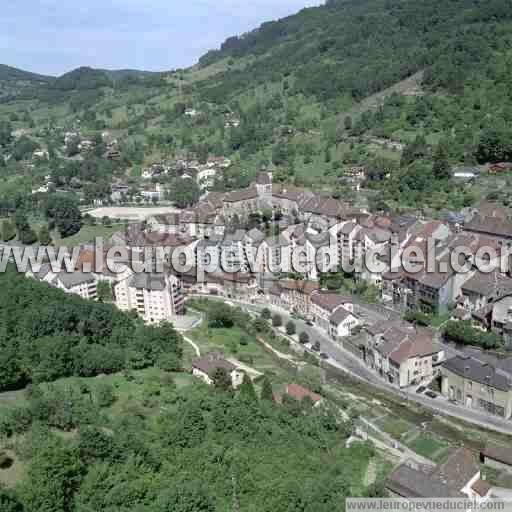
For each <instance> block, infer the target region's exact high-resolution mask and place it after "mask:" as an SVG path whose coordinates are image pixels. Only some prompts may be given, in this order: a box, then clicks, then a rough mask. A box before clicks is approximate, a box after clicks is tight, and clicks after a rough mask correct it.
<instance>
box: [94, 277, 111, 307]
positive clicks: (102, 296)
mask: <svg viewBox="0 0 512 512" xmlns="http://www.w3.org/2000/svg"><path fill="white" fill-rule="evenodd" d="M96 294H97V296H98V300H99V301H100V302H112V300H113V299H114V295H113V293H112V285H111V284H110V283H109V282H108V281H106V280H105V279H102V280H101V281H98V284H97V285H96Z"/></svg>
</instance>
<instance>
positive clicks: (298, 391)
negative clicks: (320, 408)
mask: <svg viewBox="0 0 512 512" xmlns="http://www.w3.org/2000/svg"><path fill="white" fill-rule="evenodd" d="M286 394H287V395H288V396H291V397H292V398H295V400H299V401H302V400H303V399H304V398H305V397H309V398H311V400H312V401H313V403H315V404H316V403H318V402H320V400H322V397H321V396H320V395H317V394H316V393H313V391H310V390H309V389H306V388H303V387H302V386H299V385H298V384H288V385H287V386H286Z"/></svg>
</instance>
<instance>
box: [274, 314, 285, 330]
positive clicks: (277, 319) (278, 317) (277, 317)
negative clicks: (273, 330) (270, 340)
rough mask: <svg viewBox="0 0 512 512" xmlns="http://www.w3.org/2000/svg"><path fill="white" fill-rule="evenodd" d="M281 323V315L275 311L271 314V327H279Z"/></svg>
mask: <svg viewBox="0 0 512 512" xmlns="http://www.w3.org/2000/svg"><path fill="white" fill-rule="evenodd" d="M282 325H283V317H282V316H281V315H278V314H277V313H275V314H274V315H273V316H272V327H281V326H282Z"/></svg>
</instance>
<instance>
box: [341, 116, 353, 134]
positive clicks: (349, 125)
mask: <svg viewBox="0 0 512 512" xmlns="http://www.w3.org/2000/svg"><path fill="white" fill-rule="evenodd" d="M343 126H344V127H345V130H346V131H347V132H349V131H350V130H352V117H350V116H345V119H344V120H343Z"/></svg>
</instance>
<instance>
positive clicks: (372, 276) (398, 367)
mask: <svg viewBox="0 0 512 512" xmlns="http://www.w3.org/2000/svg"><path fill="white" fill-rule="evenodd" d="M264 211H267V212H271V214H272V215H273V216H274V217H275V219H276V222H275V223H274V225H273V226H272V231H271V234H269V231H268V230H265V228H263V227H261V226H260V227H256V228H253V229H250V230H249V231H245V230H241V229H233V228H232V227H231V226H233V224H234V223H233V220H234V219H235V218H238V220H239V221H240V222H243V221H244V219H248V218H250V217H251V214H259V213H262V212H264ZM266 215H268V213H267V214H266ZM461 217H462V218H461ZM276 228H277V229H276ZM429 239H430V240H431V241H433V246H434V253H435V262H436V264H439V263H442V262H446V261H447V260H448V259H449V258H450V255H451V253H452V251H453V250H454V249H455V248H456V247H458V246H464V247H466V248H468V249H469V251H470V254H469V255H466V260H465V262H466V263H467V264H468V265H469V267H470V270H469V272H466V273H457V272H455V271H454V270H452V268H451V266H450V265H448V266H447V269H446V271H444V270H443V271H441V270H438V269H433V270H434V271H428V270H430V269H428V268H426V266H425V265H423V266H421V265H420V269H419V271H416V272H410V271H407V269H406V265H405V263H406V262H408V263H411V262H415V261H416V252H417V250H418V249H422V250H424V253H425V254H426V253H427V251H426V248H427V242H428V240H429ZM333 240H334V242H335V246H336V247H335V249H336V251H335V262H334V263H335V265H334V266H335V267H337V268H340V267H342V268H345V267H346V265H347V264H351V263H353V262H354V261H356V260H360V259H362V258H364V256H365V255H366V254H367V253H369V252H370V251H375V250H378V252H379V258H381V255H382V258H381V259H382V263H383V265H382V267H381V269H380V270H379V271H378V272H377V271H370V270H367V269H364V270H363V272H362V273H361V274H360V275H359V276H358V278H360V279H365V280H367V281H369V282H370V283H371V284H373V285H375V286H377V287H379V288H380V289H381V292H382V297H383V300H384V301H386V302H387V303H388V304H389V305H390V306H392V307H394V308H395V309H396V310H399V309H401V310H406V309H414V310H421V311H425V312H431V313H442V312H448V311H451V316H452V318H453V319H457V320H470V321H472V322H473V324H474V325H475V326H478V327H479V328H481V329H483V330H493V331H495V332H497V333H498V334H500V335H502V336H503V337H504V339H505V341H506V342H510V340H512V278H511V277H510V275H509V273H507V272H505V273H500V272H498V271H496V272H491V273H485V272H482V271H481V270H479V269H478V268H477V267H478V266H479V265H480V264H481V263H489V261H487V260H485V259H484V256H482V254H481V252H480V249H481V248H482V247H491V248H493V249H494V250H495V252H496V255H497V257H499V256H500V253H501V251H503V250H504V249H506V248H507V245H508V244H509V243H510V242H512V222H511V221H509V219H508V211H507V210H506V209H504V208H501V207H498V206H497V205H496V204H493V203H489V202H482V203H480V204H479V205H478V206H477V207H476V208H469V209H467V210H465V211H464V212H461V215H460V216H458V217H457V218H456V222H451V221H450V220H443V221H438V220H436V221H428V220H424V219H421V218H418V217H417V216H414V215H401V216H395V217H389V216H382V215H371V214H369V213H367V212H365V211H361V210H358V209H355V208H353V207H351V206H350V204H348V203H345V202H343V201H340V200H337V199H334V198H332V197H327V196H323V195H320V194H317V193H314V192H312V191H310V190H307V189H304V188H299V187H294V186H288V185H283V184H275V183H273V182H272V175H271V173H269V172H266V171H263V172H260V173H259V174H258V176H257V178H256V180H255V182H254V183H253V184H252V185H251V186H250V187H248V188H246V189H243V190H236V191H231V192H226V193H209V194H207V195H206V197H205V198H204V199H202V200H201V201H200V202H199V203H198V204H197V205H195V207H194V208H191V209H187V210H183V211H180V212H178V213H170V214H165V215H152V216H150V217H148V219H147V220H146V221H145V222H144V223H141V224H131V225H129V226H128V227H127V228H126V229H125V230H124V231H121V232H119V233H116V234H115V235H114V236H113V237H112V239H111V243H112V245H113V246H122V247H126V248H127V249H128V250H130V251H139V252H142V251H144V249H145V248H147V247H156V246H164V247H166V248H170V249H171V250H172V249H173V248H178V247H180V248H183V247H186V248H188V249H189V250H190V253H191V254H192V255H193V257H194V258H195V260H194V263H195V265H192V268H191V269H190V270H189V271H187V272H181V273H177V272H175V271H174V270H169V273H168V275H166V276H160V278H157V279H155V280H153V279H149V280H145V279H142V278H140V277H139V276H133V275H129V276H127V277H126V279H122V278H120V277H119V276H117V278H112V277H111V276H105V275H93V274H90V273H87V272H85V273H84V272H82V273H79V272H77V273H76V275H75V274H72V275H71V277H68V276H64V275H58V276H54V275H51V274H48V275H47V276H46V275H45V276H42V279H44V280H46V281H47V282H50V283H53V284H55V285H56V286H58V287H61V288H63V289H65V290H66V291H72V293H78V294H80V295H81V296H83V297H85V298H94V293H95V291H94V290H95V284H96V283H97V281H98V280H101V279H105V278H107V279H108V280H110V281H111V282H112V287H113V290H114V300H115V302H116V304H118V305H119V307H121V308H122V309H136V310H137V311H139V313H140V314H141V315H142V316H143V317H144V319H146V320H147V321H148V322H157V321H160V320H162V319H172V318H173V316H174V315H176V314H179V313H180V312H182V311H183V293H203V294H210V295H222V296H226V297H231V298H235V299H240V300H244V301H249V302H251V301H264V302H266V303H268V304H271V305H273V306H275V307H280V308H283V309H286V310H288V311H293V312H295V313H297V314H299V315H301V316H302V317H303V318H305V319H308V320H310V321H312V322H314V323H315V324H316V325H317V327H318V328H320V329H322V330H323V331H324V333H325V334H326V335H327V336H329V337H330V338H332V339H333V340H336V341H339V342H341V343H344V341H343V340H345V339H347V338H349V337H353V335H355V334H359V333H360V331H361V330H362V331H363V336H358V339H360V338H361V339H363V341H358V342H357V343H358V345H357V351H358V353H360V354H361V356H362V357H363V359H364V360H365V361H366V363H367V364H368V366H370V367H371V368H373V369H375V371H377V372H379V373H380V374H382V375H383V376H385V377H386V378H387V379H388V380H389V381H390V382H392V383H394V384H396V385H397V386H400V387H407V386H412V385H415V384H420V383H422V384H423V383H428V382H429V381H431V380H432V379H433V378H435V377H439V378H441V377H442V379H443V380H442V390H443V393H444V394H445V395H446V396H447V397H448V398H449V399H451V400H453V401H456V402H458V403H461V404H464V405H466V406H469V407H474V408H480V409H483V410H485V411H489V412H492V413H493V414H497V415H500V416H503V417H506V418H508V417H510V416H511V414H512V411H511V391H510V389H511V386H510V381H511V378H510V373H511V372H512V369H507V368H501V367H499V364H500V363H497V362H494V361H491V362H489V361H484V363H483V364H481V363H479V361H480V360H481V358H480V357H476V356H475V357H474V358H470V359H469V360H468V361H469V362H466V363H465V364H462V363H460V362H458V360H457V359H456V358H454V359H451V360H448V361H445V357H444V352H443V351H442V350H441V348H440V346H439V344H438V343H437V342H436V340H435V339H434V335H433V333H432V332H431V331H428V330H421V329H416V328H415V327H413V326H411V325H409V324H406V323H404V322H401V323H395V324H393V323H391V324H388V323H386V322H381V323H380V324H378V325H377V326H369V327H368V326H365V325H363V324H364V322H363V321H362V319H361V318H359V317H358V315H357V314H356V313H355V312H354V304H353V302H352V299H351V298H350V297H343V296H341V295H339V294H336V293H330V292H327V291H326V290H322V289H321V286H320V284H319V280H320V277H321V268H320V269H319V265H317V263H320V262H318V261H316V260H315V261H311V263H313V264H312V265H311V266H310V268H309V269H308V270H307V273H306V275H304V276H301V278H300V279H289V278H286V275H283V274H279V273H278V274H276V273H275V272H273V268H274V267H275V265H274V264H275V263H276V262H279V260H280V256H281V252H282V250H283V249H284V248H294V249H295V248H301V249H302V250H303V254H304V255H305V257H306V259H308V260H309V259H314V258H317V251H318V249H319V248H321V247H323V246H324V245H325V244H326V243H327V244H329V243H332V241H333ZM392 249H394V250H393V251H392ZM207 250H208V251H207ZM212 251H213V253H215V254H217V253H218V255H219V259H220V261H221V262H222V265H221V268H220V269H218V270H216V271H213V272H211V273H206V274H205V275H204V277H203V279H201V280H198V278H197V267H198V266H201V265H202V264H206V262H205V261H202V260H201V259H200V258H204V257H205V256H204V254H205V252H208V253H210V254H211V253H212ZM256 251H257V252H258V253H260V254H262V255H263V258H262V259H261V260H260V263H261V264H262V266H261V267H259V268H258V271H257V272H255V271H254V269H253V267H252V264H251V255H253V256H254V253H255V252H256ZM388 255H389V257H388ZM252 261H253V260H252ZM320 267H321V266H320ZM34 277H38V276H34ZM39 277H41V276H39ZM70 281H71V282H70ZM460 366H462V367H463V370H464V371H463V372H462V377H463V383H462V384H461V383H460V382H459V381H460V379H461V375H460V373H461V371H460ZM482 368H483V369H482ZM457 369H459V370H458V372H457ZM503 373H505V374H506V376H504V375H503ZM482 380H483V381H484V382H483V384H482V383H481V382H480V381H482ZM477 388H478V389H480V390H481V391H480V392H479V393H477V392H476V390H477ZM470 389H473V392H472V393H471V392H469V390H470ZM484 395H485V396H484Z"/></svg>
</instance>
